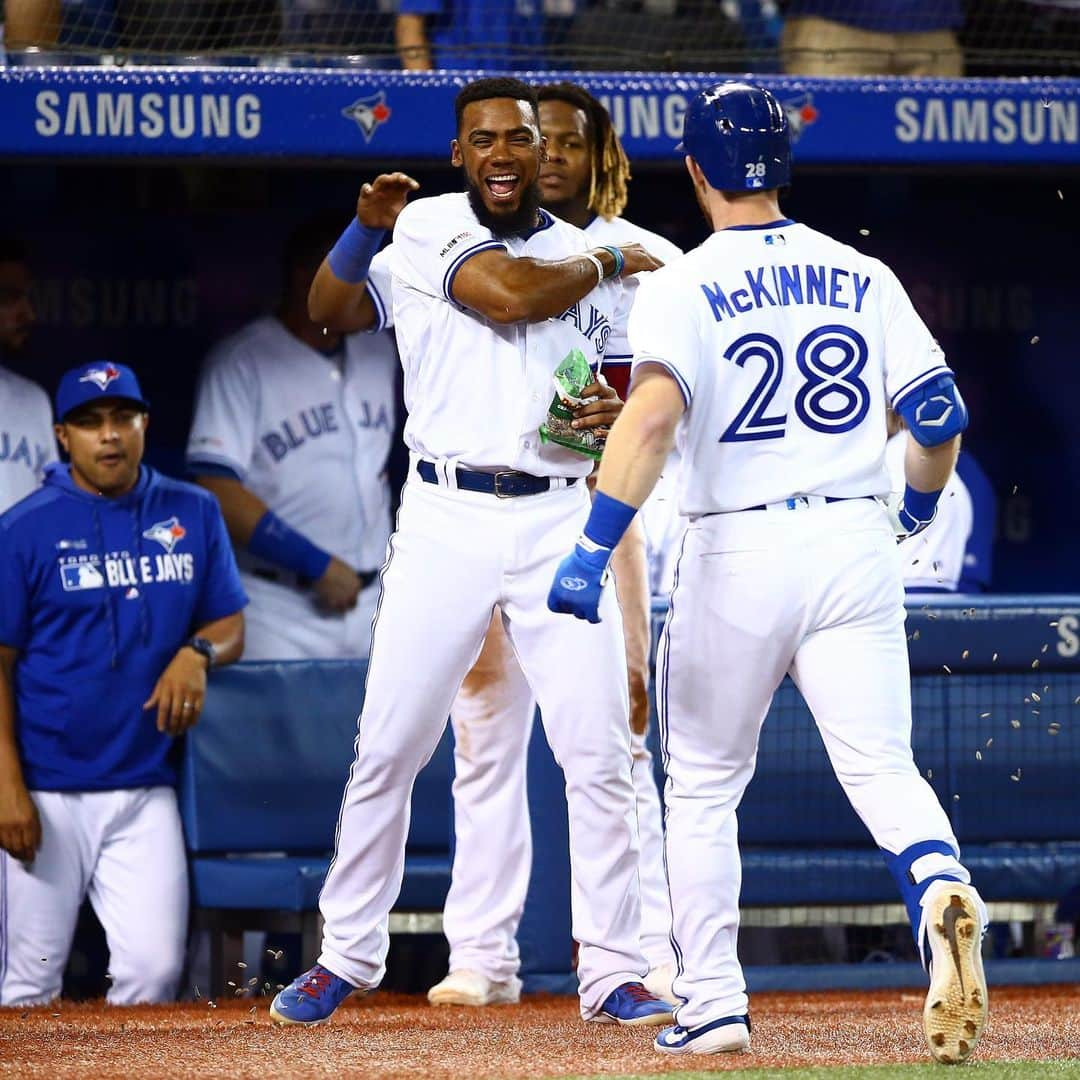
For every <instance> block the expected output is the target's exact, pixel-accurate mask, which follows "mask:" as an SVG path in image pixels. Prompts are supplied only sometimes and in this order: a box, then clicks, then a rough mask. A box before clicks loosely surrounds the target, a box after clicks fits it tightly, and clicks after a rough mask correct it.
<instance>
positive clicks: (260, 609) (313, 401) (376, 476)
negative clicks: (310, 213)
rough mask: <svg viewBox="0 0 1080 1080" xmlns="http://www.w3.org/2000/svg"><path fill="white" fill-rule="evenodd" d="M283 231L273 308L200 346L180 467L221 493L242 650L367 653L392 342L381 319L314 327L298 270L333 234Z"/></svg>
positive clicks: (380, 552)
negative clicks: (201, 364) (235, 564)
mask: <svg viewBox="0 0 1080 1080" xmlns="http://www.w3.org/2000/svg"><path fill="white" fill-rule="evenodd" d="M339 231H340V230H339V229H338V228H334V229H333V230H332V232H328V231H327V226H326V225H325V224H322V223H321V222H319V221H311V222H307V223H305V224H304V225H302V226H300V228H298V229H297V230H296V231H295V232H294V233H293V234H292V236H291V237H290V238H289V241H288V243H287V244H286V249H285V256H284V260H283V262H284V265H283V271H284V288H283V293H282V299H281V302H280V304H279V306H278V308H277V310H276V311H275V313H274V314H273V315H267V316H264V317H262V318H259V319H256V320H255V321H254V322H252V323H249V324H248V325H247V326H245V327H243V328H242V329H241V330H239V331H238V332H237V333H235V334H233V335H232V336H231V337H229V338H227V339H226V340H225V341H223V342H221V343H220V344H219V345H218V346H217V347H216V348H215V349H214V350H213V351H212V352H211V354H210V356H209V357H208V358H207V362H206V366H205V369H204V371H203V374H202V378H201V380H200V384H199V390H198V395H197V400H196V406H195V420H194V423H193V425H192V429H191V434H190V438H189V441H188V454H187V463H188V470H189V471H190V472H191V473H192V474H193V475H194V476H195V477H196V478H197V480H198V482H199V483H200V484H201V485H202V486H203V487H206V488H208V489H209V490H210V491H212V492H213V493H214V494H215V495H216V496H217V498H218V501H219V502H220V503H221V508H222V512H223V514H224V515H225V522H226V524H227V525H228V528H229V533H230V535H231V536H232V538H233V542H234V543H235V545H236V549H237V557H238V559H239V562H240V569H241V576H242V579H243V583H244V589H245V591H246V592H247V594H248V596H249V597H250V598H251V606H250V608H249V609H248V612H247V630H246V643H245V646H244V659H245V660H303V659H315V658H350V657H366V656H367V654H368V649H369V647H370V641H371V620H372V618H373V617H374V614H375V605H376V602H377V600H378V596H379V582H378V567H379V566H381V565H382V562H383V560H384V559H385V557H386V541H387V538H388V537H389V535H390V491H389V485H388V484H387V479H386V473H385V471H384V470H385V464H386V458H387V455H388V453H389V451H390V445H391V440H392V438H393V434H394V413H395V385H396V378H397V354H396V352H395V349H394V342H393V338H392V337H391V335H390V334H388V333H375V334H364V335H360V334H339V333H336V332H335V333H330V332H326V333H324V331H323V327H322V326H316V325H315V324H314V323H313V322H312V321H311V319H310V318H309V317H308V314H307V293H308V288H309V287H310V285H311V279H312V277H313V275H314V273H315V270H316V269H317V267H318V265H319V263H320V262H321V260H322V256H323V255H324V254H325V252H326V250H327V248H328V247H329V246H330V244H331V243H332V242H333V240H334V239H335V238H336V236H337V234H338V232H339Z"/></svg>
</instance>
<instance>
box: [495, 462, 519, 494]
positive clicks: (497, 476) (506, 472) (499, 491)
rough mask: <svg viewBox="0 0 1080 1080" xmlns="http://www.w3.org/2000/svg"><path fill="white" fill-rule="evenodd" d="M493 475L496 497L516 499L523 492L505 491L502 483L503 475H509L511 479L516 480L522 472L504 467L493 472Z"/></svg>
mask: <svg viewBox="0 0 1080 1080" xmlns="http://www.w3.org/2000/svg"><path fill="white" fill-rule="evenodd" d="M491 475H492V482H493V483H494V485H495V489H494V490H495V498H496V499H514V498H517V496H518V495H520V494H522V493H521V491H503V489H502V483H501V481H502V479H503V477H509V478H510V479H511V480H515V479H517V478H518V477H520V476H521V475H522V474H521V473H519V472H516V471H515V470H513V469H503V470H502V471H501V472H497V473H492V474H491Z"/></svg>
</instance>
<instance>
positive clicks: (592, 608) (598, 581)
mask: <svg viewBox="0 0 1080 1080" xmlns="http://www.w3.org/2000/svg"><path fill="white" fill-rule="evenodd" d="M610 559H611V548H606V547H602V546H601V545H600V544H597V543H594V542H593V541H592V540H590V539H589V538H588V537H586V536H582V537H581V538H580V539H579V540H578V542H577V544H576V545H575V546H574V550H573V551H572V552H570V554H569V555H567V556H566V558H565V559H563V561H562V562H561V563H559V569H558V570H556V571H555V580H554V581H553V582H552V583H551V591H550V592H549V593H548V607H549V608H550V609H551V610H552V611H554V612H556V613H558V614H562V615H573V616H574V618H575V619H587V620H588V621H589V622H591V623H598V622H599V621H600V592H601V590H602V589H603V587H604V582H605V581H606V580H607V565H608V562H609V560H610Z"/></svg>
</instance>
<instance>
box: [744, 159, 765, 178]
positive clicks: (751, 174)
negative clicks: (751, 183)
mask: <svg viewBox="0 0 1080 1080" xmlns="http://www.w3.org/2000/svg"><path fill="white" fill-rule="evenodd" d="M764 175H765V162H764V161H748V162H746V179H747V180H753V179H755V178H757V177H760V176H764Z"/></svg>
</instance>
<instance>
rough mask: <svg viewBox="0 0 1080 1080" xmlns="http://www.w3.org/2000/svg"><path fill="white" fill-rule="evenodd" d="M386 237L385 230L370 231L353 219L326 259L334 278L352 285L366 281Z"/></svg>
mask: <svg viewBox="0 0 1080 1080" xmlns="http://www.w3.org/2000/svg"><path fill="white" fill-rule="evenodd" d="M385 235H386V230H385V229H369V228H368V227H367V226H366V225H361V224H360V222H359V221H357V220H356V218H353V219H352V221H350V222H349V227H348V228H347V229H346V230H345V231H344V232H343V233H342V234H341V236H340V237H338V242H337V243H336V244H335V245H334V246H333V247H332V248H331V249H330V254H329V255H327V257H326V261H327V262H328V263H329V264H330V269H331V270H333V271H334V276H335V277H338V278H340V279H341V280H342V281H346V282H348V283H349V284H350V285H357V284H359V283H360V282H361V281H365V280H366V279H367V276H368V269H369V267H370V266H371V260H372V259H374V258H375V254H376V252H378V250H379V245H380V244H381V243H382V239H383V237H384V236H385Z"/></svg>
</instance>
